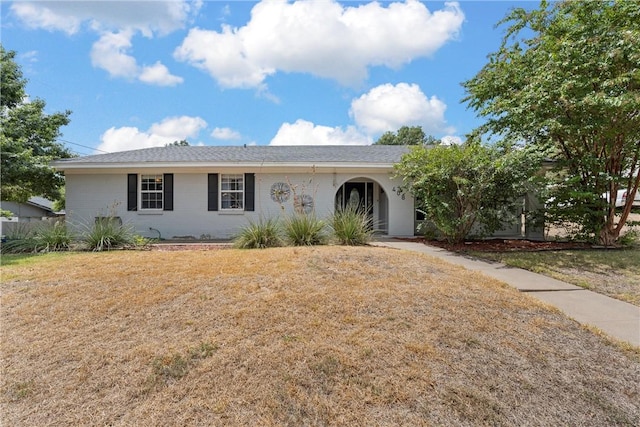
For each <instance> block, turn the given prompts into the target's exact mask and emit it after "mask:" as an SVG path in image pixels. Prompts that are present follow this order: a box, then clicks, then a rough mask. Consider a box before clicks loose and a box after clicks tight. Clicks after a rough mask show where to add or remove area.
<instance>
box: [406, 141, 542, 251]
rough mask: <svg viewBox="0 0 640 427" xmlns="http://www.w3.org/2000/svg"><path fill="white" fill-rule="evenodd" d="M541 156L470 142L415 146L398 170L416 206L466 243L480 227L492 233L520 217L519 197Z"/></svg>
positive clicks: (453, 237) (450, 235)
mask: <svg viewBox="0 0 640 427" xmlns="http://www.w3.org/2000/svg"><path fill="white" fill-rule="evenodd" d="M541 159H542V157H541V156H540V155H539V154H537V153H536V152H531V151H530V150H527V149H514V148H512V147H509V146H498V145H496V146H484V145H481V144H480V143H479V142H477V141H467V142H466V143H464V144H462V145H451V146H446V145H437V146H432V147H429V146H424V145H419V146H415V147H412V149H411V151H410V152H409V153H407V154H405V155H404V156H403V158H402V160H401V161H400V163H398V164H396V165H395V170H396V177H400V178H401V179H402V190H403V191H407V192H409V193H411V194H412V195H413V196H414V198H415V200H416V208H418V209H421V210H423V211H424V212H425V214H426V218H427V219H428V220H429V221H431V222H432V223H433V224H434V225H435V227H436V228H437V229H438V231H439V232H440V233H442V235H443V236H444V237H445V238H446V239H447V240H448V241H449V242H460V241H462V240H464V239H465V238H466V237H468V236H469V234H470V233H471V231H472V229H473V228H474V226H476V227H478V229H479V230H480V234H491V233H493V232H495V231H496V230H499V229H500V228H502V225H503V223H504V222H506V221H513V220H514V219H515V217H514V213H515V212H516V205H517V198H518V196H521V195H523V194H524V193H526V192H527V190H529V185H530V184H531V183H532V182H533V178H534V176H535V174H536V172H537V171H538V170H539V168H540V162H541Z"/></svg>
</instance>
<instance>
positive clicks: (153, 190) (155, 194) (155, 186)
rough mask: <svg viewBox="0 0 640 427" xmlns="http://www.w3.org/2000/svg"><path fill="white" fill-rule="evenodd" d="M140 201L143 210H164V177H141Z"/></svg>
mask: <svg viewBox="0 0 640 427" xmlns="http://www.w3.org/2000/svg"><path fill="white" fill-rule="evenodd" d="M140 199H141V200H140V201H141V206H142V209H162V175H142V176H141V177H140Z"/></svg>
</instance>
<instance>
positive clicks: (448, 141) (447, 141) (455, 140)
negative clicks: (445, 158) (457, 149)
mask: <svg viewBox="0 0 640 427" xmlns="http://www.w3.org/2000/svg"><path fill="white" fill-rule="evenodd" d="M440 142H441V143H442V145H460V144H462V138H460V137H459V136H456V135H446V136H443V137H442V138H440Z"/></svg>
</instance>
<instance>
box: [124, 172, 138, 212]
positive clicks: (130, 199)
mask: <svg viewBox="0 0 640 427" xmlns="http://www.w3.org/2000/svg"><path fill="white" fill-rule="evenodd" d="M127 210H128V211H137V210H138V174H135V173H130V174H128V175H127Z"/></svg>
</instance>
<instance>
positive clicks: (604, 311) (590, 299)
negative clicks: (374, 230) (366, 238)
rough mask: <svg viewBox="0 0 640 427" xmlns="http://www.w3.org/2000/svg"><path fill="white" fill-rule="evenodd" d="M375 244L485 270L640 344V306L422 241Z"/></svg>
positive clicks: (569, 313) (613, 334)
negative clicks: (459, 253)
mask: <svg viewBox="0 0 640 427" xmlns="http://www.w3.org/2000/svg"><path fill="white" fill-rule="evenodd" d="M373 244H374V245H376V246H384V247H389V248H395V249H402V250H408V251H413V252H420V253H424V254H427V255H431V256H433V257H436V258H440V259H442V260H445V261H448V262H450V263H452V264H456V265H460V266H463V267H465V268H467V269H468V270H473V271H479V272H482V273H484V274H486V275H488V276H491V277H493V278H496V279H498V280H500V281H502V282H505V283H507V284H508V285H510V286H513V287H514V288H516V289H518V290H519V291H520V292H527V293H529V295H531V296H533V297H535V298H538V299H539V300H542V301H544V302H546V303H548V304H551V305H553V306H555V307H557V308H559V309H560V310H562V311H563V312H564V313H565V314H566V315H567V316H569V317H571V318H572V319H574V320H576V321H577V322H579V323H581V324H584V325H589V326H595V327H597V328H598V329H600V330H602V331H603V332H605V333H606V334H608V335H610V336H611V337H613V338H616V339H618V340H622V341H626V342H628V343H630V344H632V345H634V346H636V347H640V307H636V306H634V305H632V304H629V303H626V302H623V301H619V300H616V299H613V298H609V297H607V296H604V295H601V294H598V293H595V292H591V291H588V290H586V289H584V288H581V287H579V286H574V285H570V284H568V283H565V282H561V281H560V280H556V279H553V278H551V277H547V276H543V275H541V274H537V273H533V272H531V271H527V270H523V269H520V268H515V267H508V266H506V265H504V264H501V263H498V262H489V261H483V260H479V259H476V258H471V257H467V256H464V255H458V254H455V253H452V252H449V251H446V250H444V249H441V248H437V247H434V246H428V245H425V244H422V243H416V242H406V241H401V240H393V239H390V240H384V241H378V242H374V243H373Z"/></svg>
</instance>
